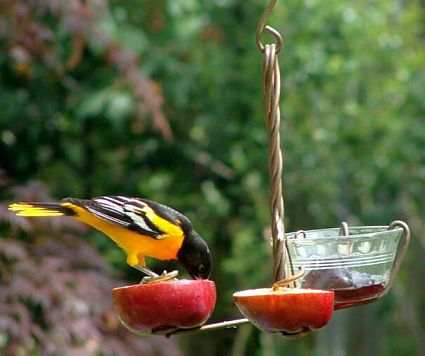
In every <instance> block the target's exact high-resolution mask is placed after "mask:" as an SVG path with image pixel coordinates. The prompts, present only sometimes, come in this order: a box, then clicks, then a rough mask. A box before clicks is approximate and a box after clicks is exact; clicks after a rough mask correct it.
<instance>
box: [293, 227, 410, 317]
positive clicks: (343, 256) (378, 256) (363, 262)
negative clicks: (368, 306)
mask: <svg viewBox="0 0 425 356" xmlns="http://www.w3.org/2000/svg"><path fill="white" fill-rule="evenodd" d="M286 237H287V242H288V245H287V246H288V251H289V256H290V260H291V261H292V265H293V267H294V272H297V271H299V270H300V269H302V268H303V269H304V272H305V273H304V276H303V277H302V278H301V279H300V280H298V282H297V284H298V285H299V286H300V287H301V288H316V289H325V290H333V291H334V292H335V309H341V308H347V307H351V306H355V305H359V304H364V303H368V302H372V301H374V300H376V299H378V298H380V297H382V296H383V295H384V294H385V293H386V292H388V290H389V289H390V288H391V285H392V282H393V279H394V277H395V275H396V274H397V272H398V269H399V267H400V263H401V261H402V259H403V257H404V253H405V251H406V249H407V246H408V244H409V241H410V232H409V227H408V226H407V224H406V223H404V222H402V221H394V222H393V223H391V224H390V225H389V226H356V227H348V226H347V225H346V224H345V223H343V224H342V227H341V228H333V229H321V230H309V231H302V230H301V231H298V232H294V233H288V234H287V235H286Z"/></svg>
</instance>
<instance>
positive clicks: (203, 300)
mask: <svg viewBox="0 0 425 356" xmlns="http://www.w3.org/2000/svg"><path fill="white" fill-rule="evenodd" d="M112 296H113V300H114V304H115V306H116V308H117V310H118V313H119V315H120V317H121V320H122V321H123V322H124V323H125V324H126V325H127V326H129V327H130V328H132V329H134V330H135V331H139V332H151V331H152V330H155V329H158V330H159V329H167V328H192V327H196V326H199V325H202V324H203V323H205V321H207V320H208V318H209V317H210V315H211V313H212V312H213V310H214V307H215V302H216V289H215V284H214V282H212V281H210V280H177V281H167V282H157V283H150V284H136V285H132V286H126V287H120V288H115V289H113V290H112Z"/></svg>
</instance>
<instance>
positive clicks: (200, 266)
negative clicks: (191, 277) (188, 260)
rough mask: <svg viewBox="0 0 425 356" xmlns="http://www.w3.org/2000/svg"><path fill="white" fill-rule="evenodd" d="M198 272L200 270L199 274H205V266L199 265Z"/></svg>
mask: <svg viewBox="0 0 425 356" xmlns="http://www.w3.org/2000/svg"><path fill="white" fill-rule="evenodd" d="M198 270H199V272H201V273H203V272H205V265H203V264H200V265H199V267H198Z"/></svg>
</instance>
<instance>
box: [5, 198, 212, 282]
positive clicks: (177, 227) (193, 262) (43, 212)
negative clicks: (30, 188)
mask: <svg viewBox="0 0 425 356" xmlns="http://www.w3.org/2000/svg"><path fill="white" fill-rule="evenodd" d="M8 209H9V210H10V211H12V212H14V213H15V214H16V215H17V216H24V217H55V216H69V217H72V218H74V219H76V220H78V221H80V222H82V223H85V224H87V225H89V226H91V227H93V228H95V229H96V230H99V231H101V232H102V233H104V234H105V235H107V236H108V237H109V238H111V239H112V240H113V241H114V242H115V243H116V244H117V245H118V246H119V247H120V248H121V249H123V250H124V251H125V252H126V254H127V264H128V265H129V266H131V267H133V268H136V269H138V270H140V271H142V272H144V273H145V274H147V275H149V276H151V277H154V276H157V275H156V274H155V273H154V272H152V271H151V270H150V269H149V268H147V267H146V263H145V257H151V258H154V259H157V260H177V261H178V262H179V263H180V264H181V265H182V266H183V267H184V268H185V269H186V270H187V271H188V273H189V275H190V276H191V277H192V278H194V279H208V278H210V276H211V270H212V265H213V261H212V255H211V252H210V250H209V248H208V245H207V243H206V242H205V240H203V239H202V237H201V236H200V235H199V234H198V233H197V232H196V231H195V230H194V228H193V226H192V223H191V222H190V220H189V219H188V218H187V217H186V216H185V215H183V214H182V213H180V212H178V211H177V210H174V209H173V208H170V207H168V206H166V205H163V204H160V203H157V202H154V201H152V200H148V199H144V198H133V197H125V196H119V195H117V196H106V195H105V196H99V197H95V198H92V199H76V198H65V199H62V200H61V201H60V202H57V203H39V202H19V203H11V204H10V205H9V207H8Z"/></svg>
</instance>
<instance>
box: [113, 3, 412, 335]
mask: <svg viewBox="0 0 425 356" xmlns="http://www.w3.org/2000/svg"><path fill="white" fill-rule="evenodd" d="M276 2H277V0H271V1H270V3H269V5H268V7H267V8H266V10H265V11H264V13H263V15H262V17H261V19H260V21H259V24H258V26H257V32H256V44H257V47H258V49H259V51H260V52H261V53H262V55H263V93H264V102H265V116H266V124H267V125H266V126H267V132H268V140H269V151H268V157H269V175H270V206H271V231H272V236H271V237H272V250H273V279H274V283H273V284H272V285H271V286H270V287H269V288H260V289H248V290H244V291H238V292H235V293H234V295H233V298H234V302H235V304H236V305H237V307H238V308H239V310H240V312H241V313H242V314H243V315H244V316H245V317H246V318H244V319H237V320H231V321H225V322H220V323H213V324H209V325H204V326H200V324H202V323H204V322H205V321H206V319H207V318H208V317H209V315H210V314H211V312H212V310H213V308H214V305H215V287H214V284H213V282H210V281H191V282H183V281H176V280H174V279H172V278H169V277H167V276H165V279H166V280H165V281H164V280H162V281H161V277H159V281H158V280H155V278H154V279H151V280H149V281H148V283H147V284H141V285H139V286H134V287H124V289H122V288H117V289H115V290H114V292H113V293H114V300H115V303H116V304H117V306H118V310H119V312H120V316H121V319H122V320H123V322H124V324H125V325H126V326H127V327H128V328H129V329H130V330H132V331H136V332H140V331H146V330H148V331H149V332H154V333H159V334H166V335H171V334H174V333H185V332H198V331H208V330H213V329H220V328H229V327H236V326H237V325H240V324H243V323H247V322H251V323H252V324H254V325H255V326H257V327H259V328H260V329H262V330H264V331H267V332H280V333H282V334H283V335H286V336H294V335H300V334H305V333H307V332H309V331H311V330H314V329H318V328H321V327H323V326H324V325H326V323H327V322H328V321H329V320H330V319H331V317H332V313H333V311H334V310H337V309H342V308H349V307H354V306H357V305H361V304H365V303H370V302H373V301H375V300H378V299H379V298H381V297H382V296H384V295H385V293H387V292H388V291H389V290H390V288H391V286H392V283H393V281H394V278H395V276H396V275H397V272H398V270H399V268H400V264H401V262H402V260H403V257H404V255H405V252H406V249H407V247H408V244H409V241H410V231H409V227H408V225H407V224H406V223H405V222H402V221H399V220H397V221H394V222H392V223H390V224H389V225H388V226H352V227H350V226H348V224H347V223H345V222H343V223H341V225H340V227H337V228H329V229H320V230H308V231H304V230H300V231H297V232H292V233H285V225H284V202H283V190H282V170H283V160H282V151H281V146H280V108H279V103H280V69H279V61H278V54H279V52H280V51H281V49H282V44H283V41H282V37H281V35H280V33H279V32H278V31H277V30H276V29H274V28H273V27H270V26H268V25H266V22H267V19H268V17H269V16H270V14H271V13H272V10H273V8H274V6H275V4H276ZM265 33H268V34H269V35H271V36H272V37H273V38H274V42H272V43H266V44H264V43H263V42H262V36H263V35H264V34H265ZM170 279H171V280H170ZM204 302H205V303H206V304H203V303H204ZM158 303H159V304H158ZM175 303H177V304H175ZM179 303H180V304H179ZM199 303H200V304H202V305H197V304H199ZM159 305H161V306H160V307H159ZM170 305H173V307H172V308H170ZM174 305H179V306H181V309H179V310H172V309H173V308H174ZM146 306H148V307H146ZM179 308H180V307H179ZM158 320H159V321H158ZM187 329H189V330H187Z"/></svg>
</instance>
